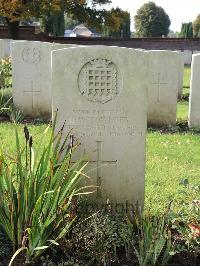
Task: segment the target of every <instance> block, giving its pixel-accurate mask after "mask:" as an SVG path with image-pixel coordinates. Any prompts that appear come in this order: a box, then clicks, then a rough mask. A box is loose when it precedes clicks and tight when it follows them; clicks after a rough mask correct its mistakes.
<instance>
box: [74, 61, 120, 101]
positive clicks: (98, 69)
mask: <svg viewBox="0 0 200 266" xmlns="http://www.w3.org/2000/svg"><path fill="white" fill-rule="evenodd" d="M78 84H79V90H80V92H81V94H82V95H83V96H85V97H87V99H88V100H89V101H92V102H99V103H106V102H108V101H110V100H112V99H113V98H115V97H116V96H117V95H118V94H119V93H120V91H119V90H120V86H119V70H118V69H117V67H116V65H115V64H114V63H113V62H111V61H109V60H107V59H94V60H92V61H90V62H88V63H86V64H85V65H84V66H83V67H82V69H81V71H80V73H79V78H78Z"/></svg>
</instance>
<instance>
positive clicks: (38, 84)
mask: <svg viewBox="0 0 200 266" xmlns="http://www.w3.org/2000/svg"><path fill="white" fill-rule="evenodd" d="M11 46H12V75H13V100H14V104H15V105H16V106H17V107H18V108H19V109H20V110H22V111H23V113H24V114H25V115H27V116H31V117H43V118H48V117H50V116H51V114H52V93H51V51H52V50H56V49H60V48H64V47H71V46H72V45H63V44H51V43H45V42H33V41H15V42H12V44H11Z"/></svg>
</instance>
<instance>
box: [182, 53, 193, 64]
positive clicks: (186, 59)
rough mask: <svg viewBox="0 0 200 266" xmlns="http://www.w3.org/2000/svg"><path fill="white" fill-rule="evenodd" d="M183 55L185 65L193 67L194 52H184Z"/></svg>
mask: <svg viewBox="0 0 200 266" xmlns="http://www.w3.org/2000/svg"><path fill="white" fill-rule="evenodd" d="M183 55H184V64H185V65H191V62H192V51H190V50H184V51H183Z"/></svg>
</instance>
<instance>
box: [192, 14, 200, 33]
mask: <svg viewBox="0 0 200 266" xmlns="http://www.w3.org/2000/svg"><path fill="white" fill-rule="evenodd" d="M193 31H194V37H200V14H199V15H198V16H197V18H196V19H195V21H194V22H193Z"/></svg>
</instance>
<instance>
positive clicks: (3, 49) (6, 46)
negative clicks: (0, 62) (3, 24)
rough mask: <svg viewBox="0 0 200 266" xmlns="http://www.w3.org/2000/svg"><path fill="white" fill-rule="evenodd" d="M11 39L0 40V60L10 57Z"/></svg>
mask: <svg viewBox="0 0 200 266" xmlns="http://www.w3.org/2000/svg"><path fill="white" fill-rule="evenodd" d="M11 41H12V40H11V39H0V59H3V58H6V57H8V56H10V43H11Z"/></svg>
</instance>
